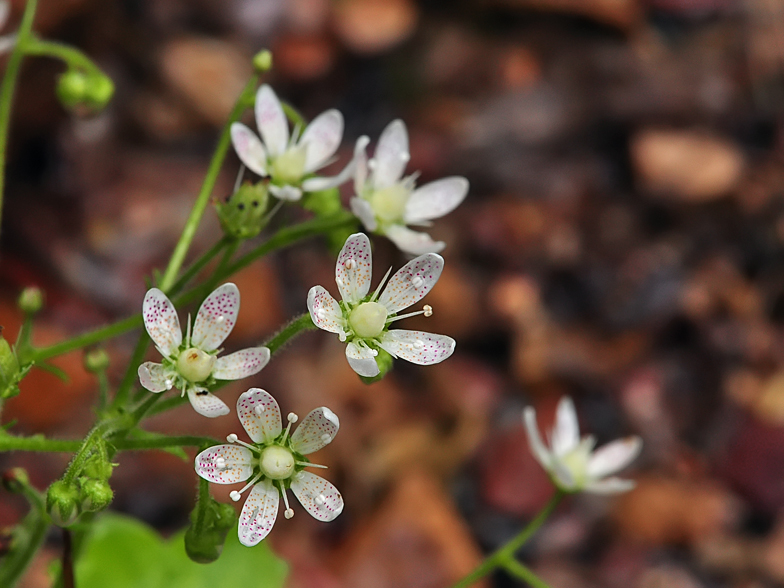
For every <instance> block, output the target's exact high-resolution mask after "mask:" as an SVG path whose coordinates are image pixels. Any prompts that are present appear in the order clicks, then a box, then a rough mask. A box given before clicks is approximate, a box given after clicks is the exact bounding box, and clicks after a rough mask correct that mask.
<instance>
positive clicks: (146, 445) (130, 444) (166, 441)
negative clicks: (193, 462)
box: [110, 435, 218, 451]
mask: <svg viewBox="0 0 784 588" xmlns="http://www.w3.org/2000/svg"><path fill="white" fill-rule="evenodd" d="M110 443H111V444H112V445H114V447H115V448H117V449H118V450H120V451H137V450H141V449H166V448H168V447H210V446H212V445H217V444H218V441H216V440H215V439H212V438H211V437H194V436H193V435H182V436H179V437H167V436H164V435H161V436H160V437H151V438H149V439H121V440H118V441H110Z"/></svg>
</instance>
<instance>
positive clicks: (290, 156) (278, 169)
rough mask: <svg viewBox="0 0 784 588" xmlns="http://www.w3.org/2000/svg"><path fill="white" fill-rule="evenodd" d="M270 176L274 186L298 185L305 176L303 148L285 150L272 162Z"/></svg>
mask: <svg viewBox="0 0 784 588" xmlns="http://www.w3.org/2000/svg"><path fill="white" fill-rule="evenodd" d="M270 175H271V176H272V178H273V180H274V181H275V183H276V184H277V183H280V184H297V183H299V181H300V180H301V179H302V176H303V175H305V149H304V148H303V147H289V148H288V149H286V151H284V152H283V153H281V154H280V155H278V156H277V157H276V158H275V159H274V160H273V162H272V165H271V166H270Z"/></svg>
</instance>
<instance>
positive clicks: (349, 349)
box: [346, 341, 381, 378]
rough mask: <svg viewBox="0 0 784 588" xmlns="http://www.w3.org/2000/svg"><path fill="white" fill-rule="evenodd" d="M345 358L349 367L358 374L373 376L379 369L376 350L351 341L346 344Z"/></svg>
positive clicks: (367, 376)
mask: <svg viewBox="0 0 784 588" xmlns="http://www.w3.org/2000/svg"><path fill="white" fill-rule="evenodd" d="M346 359H348V364H349V365H350V366H351V369H352V370H354V371H355V372H357V373H358V374H359V375H360V376H365V377H366V378H375V377H376V376H377V375H378V374H379V372H380V371H381V370H379V369H378V364H377V363H376V352H374V351H373V350H372V349H370V348H368V347H360V346H359V345H357V344H356V343H354V342H353V341H352V342H351V343H349V344H348V345H346Z"/></svg>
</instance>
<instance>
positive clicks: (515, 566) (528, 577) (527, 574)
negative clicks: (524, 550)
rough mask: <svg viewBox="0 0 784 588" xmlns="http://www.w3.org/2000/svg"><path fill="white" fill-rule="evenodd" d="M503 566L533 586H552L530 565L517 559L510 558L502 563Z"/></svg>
mask: <svg viewBox="0 0 784 588" xmlns="http://www.w3.org/2000/svg"><path fill="white" fill-rule="evenodd" d="M502 566H503V568H504V569H505V570H506V571H507V572H509V574H510V575H512V576H514V577H515V578H517V579H519V580H522V581H523V582H527V583H528V585H529V586H533V588H550V587H549V586H548V585H547V584H546V583H545V582H542V580H540V579H539V576H537V575H536V574H534V573H533V572H532V571H531V570H530V569H528V567H526V566H524V565H523V564H521V563H520V562H519V561H517V560H516V559H510V560H509V561H506V562H504V563H503V564H502Z"/></svg>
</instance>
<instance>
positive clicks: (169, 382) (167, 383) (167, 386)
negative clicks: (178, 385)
mask: <svg viewBox="0 0 784 588" xmlns="http://www.w3.org/2000/svg"><path fill="white" fill-rule="evenodd" d="M164 384H165V385H166V389H167V390H170V389H171V387H172V386H174V382H172V381H171V380H168V379H167V380H166V381H164Z"/></svg>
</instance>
